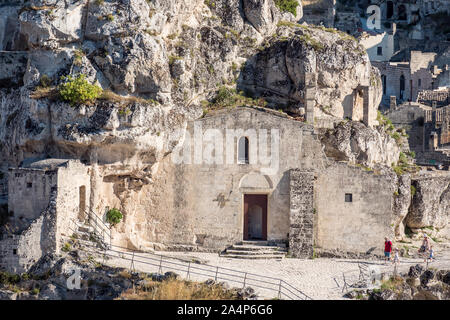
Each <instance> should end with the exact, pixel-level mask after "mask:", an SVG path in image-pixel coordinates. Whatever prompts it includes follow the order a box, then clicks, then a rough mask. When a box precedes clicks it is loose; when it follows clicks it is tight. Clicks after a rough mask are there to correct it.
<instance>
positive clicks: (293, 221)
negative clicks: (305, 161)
mask: <svg viewBox="0 0 450 320" xmlns="http://www.w3.org/2000/svg"><path fill="white" fill-rule="evenodd" d="M313 252H314V172H313V171H303V170H301V169H293V170H291V171H290V228H289V253H290V255H291V256H293V257H296V258H312V257H313Z"/></svg>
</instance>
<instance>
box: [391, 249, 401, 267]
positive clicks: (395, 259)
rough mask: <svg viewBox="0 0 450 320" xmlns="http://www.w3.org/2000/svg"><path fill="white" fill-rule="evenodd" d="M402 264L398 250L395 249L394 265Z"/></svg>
mask: <svg viewBox="0 0 450 320" xmlns="http://www.w3.org/2000/svg"><path fill="white" fill-rule="evenodd" d="M399 262H400V258H399V256H398V248H395V249H394V261H393V263H394V264H397V263H399Z"/></svg>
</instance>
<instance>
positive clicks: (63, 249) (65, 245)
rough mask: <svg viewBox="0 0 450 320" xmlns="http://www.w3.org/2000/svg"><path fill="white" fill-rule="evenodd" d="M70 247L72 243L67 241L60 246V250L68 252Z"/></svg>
mask: <svg viewBox="0 0 450 320" xmlns="http://www.w3.org/2000/svg"><path fill="white" fill-rule="evenodd" d="M71 248H72V245H71V244H70V243H68V242H66V243H64V246H63V247H62V248H61V251H63V252H69V251H70V249H71Z"/></svg>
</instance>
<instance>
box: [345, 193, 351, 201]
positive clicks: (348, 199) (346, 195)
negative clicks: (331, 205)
mask: <svg viewBox="0 0 450 320" xmlns="http://www.w3.org/2000/svg"><path fill="white" fill-rule="evenodd" d="M345 202H353V195H352V194H351V193H346V194H345Z"/></svg>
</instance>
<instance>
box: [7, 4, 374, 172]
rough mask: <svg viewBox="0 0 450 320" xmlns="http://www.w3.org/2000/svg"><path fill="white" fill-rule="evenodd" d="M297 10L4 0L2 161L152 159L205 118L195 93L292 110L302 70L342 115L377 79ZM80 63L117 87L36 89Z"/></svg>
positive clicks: (363, 58)
mask: <svg viewBox="0 0 450 320" xmlns="http://www.w3.org/2000/svg"><path fill="white" fill-rule="evenodd" d="M300 18H301V7H299V8H298V10H297V17H294V15H292V14H291V13H286V12H280V10H279V9H278V7H277V6H276V5H275V4H274V2H273V0H216V1H203V0H173V1H165V0H164V1H163V0H153V1H145V0H134V1H128V0H116V1H113V0H107V1H86V0H81V1H59V0H46V1H44V0H34V1H28V2H24V1H16V2H8V4H6V5H3V7H2V13H1V16H0V24H1V25H2V26H4V32H3V33H2V34H0V48H1V49H3V50H6V51H4V52H1V53H0V62H1V64H0V70H1V71H2V73H1V75H0V78H1V79H0V83H1V84H2V87H3V88H4V89H1V92H0V114H1V118H0V123H1V125H0V139H1V143H2V149H3V151H4V152H3V155H2V157H3V161H7V162H8V163H10V164H14V165H18V164H19V163H20V161H22V160H23V159H24V158H26V157H42V156H44V157H45V156H51V157H56V156H58V157H78V158H83V159H85V160H87V161H93V162H96V161H99V162H100V163H115V162H119V163H122V162H123V163H133V162H136V163H139V162H143V163H145V167H147V166H148V165H151V164H154V163H156V162H157V161H158V159H160V158H161V157H162V156H163V155H165V154H167V153H168V152H170V151H171V147H172V146H173V141H176V140H177V138H178V137H177V136H174V135H173V134H172V133H173V130H174V129H175V128H183V126H184V123H185V121H186V120H188V119H195V118H198V117H199V116H201V113H202V106H201V104H200V101H201V100H203V99H205V98H211V97H213V96H214V95H215V91H216V90H217V88H218V86H220V85H231V86H237V87H238V88H242V89H245V90H246V91H248V93H249V94H253V95H254V96H256V97H260V96H262V97H264V98H266V99H267V100H268V101H269V102H270V104H271V105H272V106H274V107H276V108H277V109H279V108H284V109H286V110H291V111H294V112H295V111H296V110H298V108H299V107H300V106H301V104H302V103H303V99H304V90H303V84H304V80H303V78H304V73H305V72H317V74H319V77H318V86H319V89H318V91H317V94H316V98H315V99H316V109H317V112H318V113H319V114H320V112H321V110H328V111H327V113H328V115H329V116H332V117H337V118H342V116H343V114H344V111H343V107H342V103H341V102H342V101H343V100H345V97H346V96H348V95H349V94H350V93H351V92H352V91H353V90H355V89H356V88H357V87H358V86H360V85H367V84H370V79H371V77H373V72H372V69H371V66H370V63H369V61H368V58H367V55H366V54H365V53H364V52H362V51H361V50H360V49H361V48H360V47H359V46H358V44H357V43H356V42H354V40H352V39H349V38H346V37H345V36H344V35H343V34H341V33H337V32H335V31H333V30H331V29H330V30H327V29H323V28H322V29H321V28H313V27H306V26H302V27H299V26H298V25H297V24H295V22H296V21H298V20H299V19H300ZM317 43H319V44H320V46H319V47H318V46H317ZM78 73H83V74H85V75H87V79H88V80H89V81H91V82H97V83H98V84H99V85H100V86H101V87H102V88H103V89H104V90H111V91H112V92H115V94H118V95H119V96H117V95H114V97H115V98H114V99H110V100H108V99H107V100H106V101H105V100H103V101H97V103H95V104H94V105H83V106H79V107H75V108H72V107H70V106H69V105H68V104H66V103H63V102H60V101H54V100H52V99H50V98H48V97H45V95H41V96H40V97H43V98H41V99H36V95H33V94H32V93H33V91H34V90H35V89H36V87H37V86H39V85H40V83H41V82H42V79H43V78H45V79H46V80H47V83H48V84H49V85H50V86H56V85H57V84H58V83H59V81H60V77H61V76H62V75H67V74H78ZM344 80H345V81H344ZM6 87H10V89H8V90H7V89H5V88H6ZM11 87H12V89H11ZM30 96H32V97H34V98H31V97H30ZM126 97H135V98H136V97H138V98H136V99H134V100H129V99H127V98H126ZM143 99H151V101H152V103H147V102H146V101H145V100H143ZM130 101H131V102H130ZM372 108H376V104H374V105H373V106H372ZM171 141H172V142H171Z"/></svg>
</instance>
